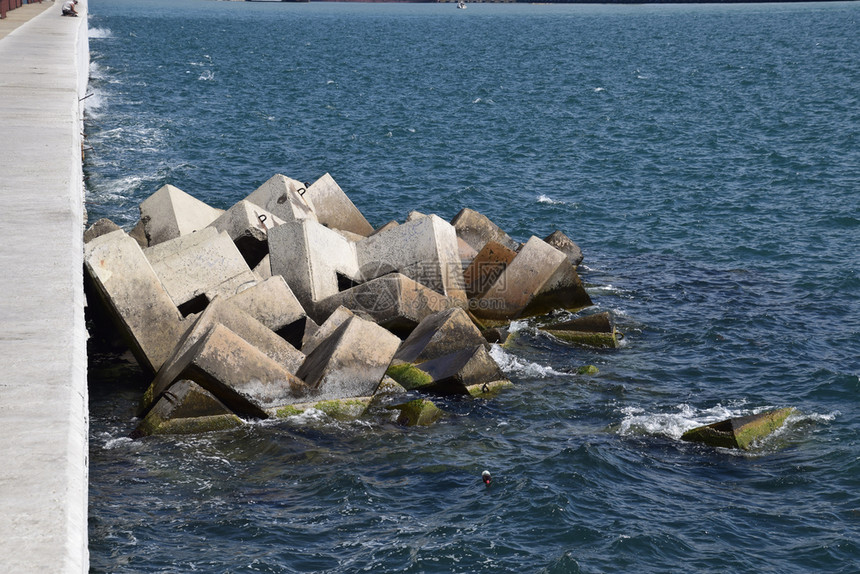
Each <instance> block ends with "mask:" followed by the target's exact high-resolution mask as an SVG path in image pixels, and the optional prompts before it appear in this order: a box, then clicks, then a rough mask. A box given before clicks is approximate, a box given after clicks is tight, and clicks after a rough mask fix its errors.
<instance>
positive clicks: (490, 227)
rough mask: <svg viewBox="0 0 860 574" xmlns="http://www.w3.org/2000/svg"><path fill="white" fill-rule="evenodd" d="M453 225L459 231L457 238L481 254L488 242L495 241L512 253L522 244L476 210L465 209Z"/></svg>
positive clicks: (452, 222) (453, 221) (455, 218)
mask: <svg viewBox="0 0 860 574" xmlns="http://www.w3.org/2000/svg"><path fill="white" fill-rule="evenodd" d="M451 224H452V225H453V226H454V229H456V231H457V236H458V237H460V238H462V239H463V240H464V241H465V242H466V243H468V244H469V245H471V246H472V248H473V249H474V250H475V251H478V252H480V251H481V249H483V247H484V245H486V243H487V242H488V241H495V242H496V243H500V244H501V245H504V246H505V247H507V248H508V249H510V250H512V251H517V250H519V248H520V243H519V242H518V241H515V240H514V239H512V238H511V236H510V235H508V234H507V233H505V232H504V231H503V230H502V228H501V227H499V226H498V225H496V224H495V223H493V222H492V221H490V219H489V218H488V217H487V216H485V215H483V214H482V213H478V212H477V211H475V210H474V209H469V208H465V209H463V210H461V211H460V213H458V214H457V215H455V216H454V219H452V220H451Z"/></svg>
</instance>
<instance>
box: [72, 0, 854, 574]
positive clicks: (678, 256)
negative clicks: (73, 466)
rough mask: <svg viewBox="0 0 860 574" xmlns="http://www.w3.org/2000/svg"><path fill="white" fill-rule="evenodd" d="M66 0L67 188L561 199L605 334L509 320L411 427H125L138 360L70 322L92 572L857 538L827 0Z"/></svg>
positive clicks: (542, 223)
mask: <svg viewBox="0 0 860 574" xmlns="http://www.w3.org/2000/svg"><path fill="white" fill-rule="evenodd" d="M90 9H91V18H90V27H91V30H90V47H91V50H92V66H91V76H92V77H91V85H90V91H91V92H92V94H93V95H92V96H90V97H89V98H88V99H87V100H86V103H87V115H88V119H87V123H86V131H87V145H88V146H90V147H91V149H89V150H88V151H87V159H86V165H85V172H86V176H87V185H88V195H87V206H88V210H89V216H90V220H92V221H94V220H95V219H98V218H100V217H110V218H111V219H113V220H114V221H116V222H117V223H119V224H120V225H122V226H124V227H126V228H130V227H131V226H132V225H133V224H134V223H135V221H136V220H137V218H138V212H137V205H138V204H139V202H140V201H142V200H143V199H145V198H146V197H147V196H149V195H150V194H151V193H153V192H154V191H155V190H156V189H158V187H160V186H161V185H163V184H165V183H171V184H173V185H176V186H177V187H179V188H181V189H183V190H185V191H186V192H188V193H191V194H192V195H194V196H196V197H198V198H200V199H202V200H204V201H206V202H208V203H209V204H211V205H213V206H215V207H220V208H225V207H228V206H229V205H232V203H234V202H235V201H237V200H239V199H242V198H243V197H245V196H246V195H247V194H249V193H250V192H251V191H253V190H254V189H256V187H257V186H259V185H260V184H261V183H262V182H263V181H265V180H266V179H268V178H269V177H270V176H271V175H273V174H275V173H283V174H285V175H289V176H291V177H294V178H296V179H300V180H302V181H313V180H314V179H316V178H317V177H319V176H321V175H323V174H324V173H326V172H329V173H331V174H332V175H333V176H334V178H335V179H336V180H337V181H338V183H339V184H340V185H341V186H342V187H343V188H344V190H345V191H346V192H347V193H348V194H349V195H350V197H351V198H352V199H353V201H354V202H355V203H356V205H357V206H358V207H359V208H360V209H361V210H362V211H363V212H364V213H365V215H366V216H367V218H368V219H369V220H370V221H371V223H373V224H374V225H381V224H383V223H385V222H386V221H389V220H391V219H398V220H400V221H402V220H403V219H404V218H405V216H406V214H407V213H408V211H410V210H412V209H417V210H419V211H422V212H425V213H437V214H439V215H440V216H441V217H443V218H445V219H450V218H451V217H453V216H454V215H455V214H456V213H457V212H458V211H459V210H460V209H461V208H463V207H472V208H475V209H478V210H480V211H482V212H483V213H485V214H486V215H488V216H489V217H490V218H491V219H493V220H494V221H495V222H496V223H498V224H499V225H500V226H501V227H503V228H504V229H506V230H507V231H508V232H509V233H510V234H511V235H513V236H514V237H515V238H516V239H519V240H526V239H528V237H529V236H530V235H532V234H534V235H538V236H540V237H543V236H545V235H547V234H548V233H550V232H551V231H553V230H555V229H561V230H563V231H564V232H565V233H567V234H568V235H569V236H571V237H572V238H573V239H574V240H575V241H577V243H578V244H579V245H580V246H581V247H582V249H583V251H584V253H585V261H584V265H583V266H582V268H581V275H582V277H583V279H584V281H585V282H586V283H587V284H588V285H589V290H590V292H591V295H592V299H594V301H595V304H596V307H597V308H598V309H599V310H608V311H610V312H611V313H613V315H614V316H615V318H616V321H617V324H618V326H619V328H620V329H621V330H622V331H623V332H624V333H625V335H626V336H625V339H624V342H623V345H622V346H621V347H620V348H618V349H614V350H590V349H586V348H579V347H570V346H566V345H564V344H562V343H560V342H559V341H557V340H554V339H552V338H551V337H549V336H548V335H545V334H542V333H540V332H538V331H537V330H536V329H535V328H534V326H533V325H532V324H531V323H529V322H521V323H517V324H515V325H514V328H515V329H516V330H517V338H516V341H515V343H514V344H513V345H511V346H510V348H506V349H502V348H500V347H496V348H494V349H493V351H492V352H493V355H494V357H495V358H496V359H497V361H498V362H499V363H500V364H501V365H502V367H503V369H504V371H505V372H506V373H507V374H508V376H509V377H510V378H511V379H512V380H513V381H514V382H515V383H516V386H515V388H514V389H513V390H511V391H508V392H506V393H503V394H502V395H500V396H499V397H498V398H496V399H494V400H491V401H482V400H479V401H448V402H444V401H443V402H442V403H441V406H442V407H444V408H445V410H446V411H447V412H448V416H447V417H446V418H445V419H444V420H443V421H442V422H440V423H437V424H436V425H434V426H431V427H427V428H401V427H397V426H395V425H393V424H389V423H386V422H382V421H381V420H370V421H355V422H337V421H334V420H331V419H328V418H327V417H326V416H325V415H323V414H321V413H314V412H311V413H309V414H306V415H303V416H301V417H294V418H292V419H288V420H285V421H280V422H275V423H270V422H267V423H260V424H253V425H248V426H246V427H244V428H242V429H239V430H234V431H230V432H219V433H209V434H203V435H199V436H186V437H159V438H147V439H144V440H136V441H132V440H130V439H128V438H125V437H126V436H127V435H128V433H129V432H130V431H131V430H132V429H133V428H134V426H135V420H134V418H133V415H134V409H135V405H136V401H137V399H138V397H139V395H140V393H141V392H142V391H143V389H144V388H145V387H146V385H147V384H148V382H149V381H147V380H145V378H144V377H143V376H142V375H141V374H140V373H139V371H137V370H136V369H135V368H133V367H132V366H124V365H122V364H119V365H117V363H116V360H115V358H110V357H103V356H100V355H99V356H93V357H92V360H91V365H90V370H91V379H90V401H91V419H92V420H91V451H90V479H91V483H90V553H91V556H90V559H91V565H92V570H93V571H94V572H135V573H137V572H183V573H184V572H195V571H196V572H331V573H334V572H338V573H351V572H361V571H372V572H439V573H447V572H488V573H489V572H493V573H495V572H545V573H567V572H670V571H691V572H720V573H723V572H752V571H764V572H812V571H818V572H845V573H849V572H857V571H860V444H858V440H860V418H858V408H857V407H858V398H857V397H858V391H860V379H858V376H860V360H858V356H859V355H860V345H858V335H860V304H858V297H859V296H860V279H858V274H857V268H858V263H860V255H858V247H860V245H858V239H857V237H858V233H859V232H860V199H858V198H860V141H858V132H860V58H858V57H857V56H858V54H860V26H858V20H859V19H860V4H858V3H822V4H750V5H730V6H716V5H691V6H685V5H676V6H656V5H650V6H649V5H645V6H586V5H565V6H539V5H535V6H530V5H481V4H470V5H469V8H468V10H457V9H456V8H455V7H454V5H452V4H447V5H429V4H418V5H414V4H383V5H380V4H328V3H309V4H289V3H247V2H211V1H202V0H201V1H195V0H179V1H170V2H168V1H166V0H162V1H158V0H153V1H149V2H132V1H130V0H129V1H127V0H91V4H90ZM586 364H593V365H595V366H597V367H598V368H599V373H598V374H596V375H590V376H584V375H577V374H575V373H576V369H577V367H579V366H581V365H586ZM781 406H795V407H797V408H798V410H799V412H798V414H796V415H793V416H792V417H791V418H790V419H789V420H788V422H787V424H786V425H785V426H784V427H783V428H782V429H781V430H780V431H779V432H778V433H776V434H775V435H774V436H772V437H770V438H769V439H767V440H766V441H764V442H763V443H761V444H759V445H757V446H756V448H754V449H753V450H752V451H751V452H749V453H743V454H739V453H736V452H731V451H727V450H721V449H712V448H705V447H701V446H696V445H691V444H688V443H684V442H681V441H680V440H679V438H680V435H681V434H682V432H683V431H684V430H687V429H689V428H691V427H693V426H696V425H699V424H703V423H707V422H713V421H717V420H721V419H723V418H727V417H730V416H737V415H742V414H749V413H753V412H759V411H761V410H764V409H767V408H771V407H781ZM485 468H487V469H489V470H491V471H492V473H493V475H494V481H493V484H492V487H491V488H489V489H487V488H484V485H483V484H482V483H481V481H480V473H481V471H482V470H483V469H485Z"/></svg>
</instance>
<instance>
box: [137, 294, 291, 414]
mask: <svg viewBox="0 0 860 574" xmlns="http://www.w3.org/2000/svg"><path fill="white" fill-rule="evenodd" d="M217 325H222V326H226V327H227V328H228V329H230V331H231V332H233V333H235V334H236V335H237V336H239V337H241V338H242V339H243V340H245V341H246V342H247V343H248V344H250V345H253V346H254V348H255V349H256V350H257V351H259V352H261V353H263V354H264V355H266V356H267V357H268V358H269V359H271V360H272V361H274V362H275V363H276V364H278V365H279V366H281V367H282V368H284V369H285V370H287V371H288V372H290V373H296V371H298V369H299V367H300V366H301V365H302V363H303V362H304V360H305V355H304V353H302V352H301V351H298V350H297V349H296V348H295V347H293V346H292V345H291V344H290V343H288V342H287V341H285V340H284V339H283V338H281V337H280V336H278V335H277V334H276V333H275V332H274V331H272V330H271V329H269V328H267V327H266V326H265V325H263V324H262V323H261V322H260V321H258V320H257V319H255V318H254V317H252V316H251V315H249V314H248V313H246V312H245V311H243V310H241V309H240V308H239V307H238V306H237V305H235V304H233V303H232V302H231V301H229V300H227V299H222V298H220V297H219V298H216V299H214V300H213V301H212V302H211V303H210V304H209V306H208V307H207V308H206V309H205V310H204V311H203V312H202V313H201V314H200V315H199V316H197V318H196V319H195V320H194V322H193V323H192V324H191V325H190V326H189V327H188V329H187V330H186V331H185V333H184V334H183V335H182V338H181V340H179V342H178V343H177V344H176V345H175V348H174V349H173V352H172V353H171V355H170V357H169V358H168V359H167V360H165V362H164V365H163V366H162V367H161V369H159V370H158V372H157V373H156V375H155V379H154V380H153V381H152V384H151V385H150V386H149V388H148V389H147V390H146V392H145V393H144V394H143V397H142V399H141V409H142V411H144V412H145V411H146V410H147V409H149V408H150V407H151V405H152V404H153V403H154V402H155V401H157V400H158V399H159V397H160V396H161V394H162V393H163V392H164V391H166V390H167V389H168V388H169V387H170V385H172V384H173V383H174V382H175V381H176V380H178V379H180V378H181V372H182V369H184V368H185V363H184V362H183V361H185V360H186V359H187V357H186V355H187V353H188V352H189V350H190V349H191V348H192V347H193V346H194V345H196V344H197V343H198V342H199V341H200V340H201V339H202V338H204V337H205V336H206V335H207V334H208V333H209V332H210V331H211V330H212V329H213V328H214V327H215V326H217Z"/></svg>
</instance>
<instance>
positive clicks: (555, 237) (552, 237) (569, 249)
mask: <svg viewBox="0 0 860 574" xmlns="http://www.w3.org/2000/svg"><path fill="white" fill-rule="evenodd" d="M544 241H546V242H547V243H549V244H550V245H552V246H553V247H555V248H556V249H558V250H559V251H561V252H562V253H564V254H565V255H567V259H568V261H570V262H571V263H572V264H573V266H574V267H576V266H577V265H579V264H580V263H582V259H583V257H582V249H580V248H579V245H577V244H576V243H574V242H573V240H572V239H571V238H570V237H568V236H567V235H565V234H564V233H562V232H561V231H559V230H556V231H553V232H552V233H550V234H549V235H547V236H546V237H545V238H544Z"/></svg>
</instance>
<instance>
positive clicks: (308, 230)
mask: <svg viewBox="0 0 860 574" xmlns="http://www.w3.org/2000/svg"><path fill="white" fill-rule="evenodd" d="M355 245H356V244H355V243H353V242H352V241H350V240H348V239H346V238H345V237H343V236H342V235H341V234H339V233H338V232H336V231H333V230H331V229H329V228H327V227H325V226H323V225H321V224H320V223H317V222H316V221H312V220H308V219H305V220H301V221H293V222H286V223H284V224H283V225H279V226H278V227H275V228H274V229H272V230H271V231H269V255H270V258H271V259H270V265H271V268H272V274H273V275H281V276H283V278H284V279H286V281H287V283H288V284H289V286H290V288H292V290H293V293H295V295H296V297H298V299H299V302H301V304H302V307H304V308H305V310H307V311H308V312H309V313H310V314H311V316H316V315H314V310H315V307H316V304H317V303H318V302H320V301H322V300H323V299H326V298H327V297H331V296H332V295H336V294H337V293H339V292H340V291H341V290H342V289H343V288H348V287H350V286H352V285H354V284H356V283H359V282H361V280H362V276H361V273H360V271H359V266H358V260H357V258H356V251H355Z"/></svg>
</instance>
